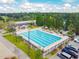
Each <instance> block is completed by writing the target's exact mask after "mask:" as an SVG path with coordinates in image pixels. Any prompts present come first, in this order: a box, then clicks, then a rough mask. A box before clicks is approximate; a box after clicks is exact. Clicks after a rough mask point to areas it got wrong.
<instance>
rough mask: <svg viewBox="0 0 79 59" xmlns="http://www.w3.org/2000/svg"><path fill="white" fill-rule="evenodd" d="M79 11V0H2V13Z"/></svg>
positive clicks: (0, 2) (0, 5) (0, 1)
mask: <svg viewBox="0 0 79 59" xmlns="http://www.w3.org/2000/svg"><path fill="white" fill-rule="evenodd" d="M18 12H28V13H29V12H79V0H0V13H18Z"/></svg>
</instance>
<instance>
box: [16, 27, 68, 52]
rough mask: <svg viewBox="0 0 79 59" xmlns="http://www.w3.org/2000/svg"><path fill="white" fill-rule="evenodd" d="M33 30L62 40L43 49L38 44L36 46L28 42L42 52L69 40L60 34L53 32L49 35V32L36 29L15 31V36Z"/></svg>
mask: <svg viewBox="0 0 79 59" xmlns="http://www.w3.org/2000/svg"><path fill="white" fill-rule="evenodd" d="M33 30H40V31H43V32H46V33H49V34H51V35H55V36H58V37H61V38H62V39H61V40H60V41H58V42H55V43H54V44H51V45H49V46H47V47H45V48H43V47H41V46H39V45H38V44H36V43H35V42H33V41H32V40H30V42H31V43H32V44H34V46H36V47H38V48H40V49H41V50H43V51H47V50H49V49H50V48H52V47H54V48H55V46H56V45H58V44H61V43H62V42H63V41H65V40H67V39H68V38H69V37H68V36H63V35H60V34H58V33H55V32H53V33H50V32H47V31H44V30H43V29H42V28H36V29H32V30H28V29H25V30H20V31H17V32H16V34H17V35H19V34H20V33H22V32H28V31H33ZM23 38H24V39H25V38H26V37H23ZM27 40H28V38H27Z"/></svg>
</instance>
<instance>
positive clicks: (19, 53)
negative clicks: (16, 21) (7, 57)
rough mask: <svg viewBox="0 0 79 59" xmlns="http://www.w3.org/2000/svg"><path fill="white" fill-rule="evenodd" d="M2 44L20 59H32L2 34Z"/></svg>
mask: <svg viewBox="0 0 79 59" xmlns="http://www.w3.org/2000/svg"><path fill="white" fill-rule="evenodd" d="M0 42H1V43H3V44H4V45H5V46H6V47H7V48H8V49H9V50H10V51H12V52H13V53H14V54H15V55H17V56H18V59H30V58H29V57H28V56H27V55H26V54H25V53H24V52H23V51H21V50H20V49H19V48H17V47H16V46H15V45H13V44H12V43H10V42H9V41H8V40H6V39H5V38H4V37H3V36H2V35H1V34H0Z"/></svg>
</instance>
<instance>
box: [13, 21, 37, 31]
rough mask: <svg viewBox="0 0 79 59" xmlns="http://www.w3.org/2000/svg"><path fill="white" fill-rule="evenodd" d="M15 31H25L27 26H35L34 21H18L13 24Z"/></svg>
mask: <svg viewBox="0 0 79 59" xmlns="http://www.w3.org/2000/svg"><path fill="white" fill-rule="evenodd" d="M14 24H15V27H14V28H15V29H16V30H19V29H25V28H27V27H28V25H36V20H29V21H18V22H15V23H14Z"/></svg>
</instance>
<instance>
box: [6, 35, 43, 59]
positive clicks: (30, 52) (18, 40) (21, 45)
mask: <svg viewBox="0 0 79 59" xmlns="http://www.w3.org/2000/svg"><path fill="white" fill-rule="evenodd" d="M4 37H5V38H6V39H7V40H9V41H10V42H11V43H13V44H14V45H16V47H18V48H20V49H21V50H22V51H24V52H25V53H26V54H27V55H28V56H30V58H31V59H37V58H38V57H39V56H38V57H36V56H37V55H39V53H38V52H37V51H36V50H34V49H33V48H29V45H28V44H27V43H25V42H24V41H23V39H22V38H21V37H19V36H15V35H12V34H9V35H6V36H4ZM38 59H42V56H40V57H39V58H38Z"/></svg>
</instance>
